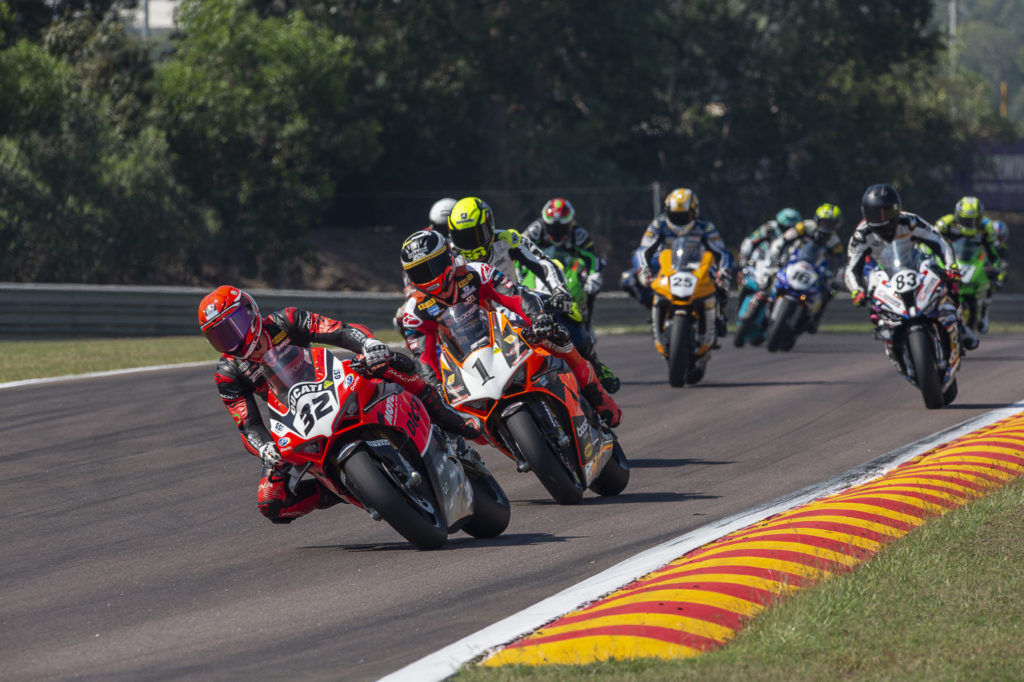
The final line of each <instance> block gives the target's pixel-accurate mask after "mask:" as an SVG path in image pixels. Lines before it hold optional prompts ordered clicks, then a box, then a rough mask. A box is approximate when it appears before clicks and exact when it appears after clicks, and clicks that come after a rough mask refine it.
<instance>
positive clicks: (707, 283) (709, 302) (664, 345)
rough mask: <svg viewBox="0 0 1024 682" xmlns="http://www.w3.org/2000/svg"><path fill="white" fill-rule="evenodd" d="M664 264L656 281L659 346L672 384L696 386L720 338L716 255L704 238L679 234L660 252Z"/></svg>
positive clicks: (654, 322) (654, 316) (654, 309)
mask: <svg viewBox="0 0 1024 682" xmlns="http://www.w3.org/2000/svg"><path fill="white" fill-rule="evenodd" d="M658 264H659V266H660V270H659V272H658V275H657V276H656V277H655V278H654V280H653V281H652V282H651V290H652V291H653V292H654V304H653V305H652V307H651V326H652V331H653V332H654V347H655V348H657V349H658V352H659V353H661V354H662V355H663V356H664V357H665V359H666V360H668V383H669V384H670V385H672V386H682V385H684V384H696V383H697V382H698V381H700V380H701V379H703V378H704V370H705V369H706V368H707V364H708V361H709V360H710V359H711V350H712V348H713V347H714V345H715V341H716V340H717V338H718V335H717V332H716V325H715V322H716V320H717V319H718V301H717V299H716V297H715V292H716V287H715V282H714V274H715V257H714V254H712V253H711V252H710V251H708V250H707V249H705V248H704V246H703V244H701V241H700V239H698V238H693V237H677V238H676V239H675V240H673V242H672V244H671V245H670V246H669V247H667V248H665V249H663V250H662V252H661V253H660V254H658Z"/></svg>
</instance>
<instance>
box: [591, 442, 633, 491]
mask: <svg viewBox="0 0 1024 682" xmlns="http://www.w3.org/2000/svg"><path fill="white" fill-rule="evenodd" d="M628 483H629V460H628V459H626V453H625V452H623V451H622V446H621V445H619V441H618V440H616V441H615V446H614V447H613V449H612V456H611V457H609V458H608V461H607V462H606V463H605V465H604V469H602V470H601V473H600V474H599V475H598V477H597V478H595V479H594V481H593V482H592V483H591V484H590V489H591V490H593V491H594V492H595V493H597V494H598V495H603V496H609V495H618V494H619V493H621V492H622V491H623V490H625V489H626V485H627V484H628Z"/></svg>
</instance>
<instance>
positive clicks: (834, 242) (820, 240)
mask: <svg viewBox="0 0 1024 682" xmlns="http://www.w3.org/2000/svg"><path fill="white" fill-rule="evenodd" d="M842 222H843V212H842V210H840V208H839V207H838V206H836V205H835V204H829V203H825V204H822V205H821V206H819V207H818V208H817V210H816V211H815V212H814V218H809V219H807V220H801V221H800V222H798V223H797V224H796V225H794V226H793V227H791V228H790V229H788V230H786V231H785V232H783V233H782V234H781V235H780V236H779V237H777V238H776V239H775V240H773V241H772V243H771V246H770V247H769V249H768V257H769V259H770V262H771V267H772V270H773V272H778V271H779V270H780V269H781V268H784V267H785V266H786V262H787V261H788V260H789V257H790V256H791V255H792V254H793V253H795V251H796V250H797V249H798V248H800V246H802V245H804V244H811V243H813V244H818V245H819V246H821V247H822V248H823V249H824V250H825V253H826V256H827V258H828V264H827V266H826V271H825V282H824V284H825V286H824V287H822V299H821V307H820V308H818V312H817V313H815V315H814V318H813V319H812V320H811V322H810V325H809V326H808V328H807V332H808V333H809V334H815V333H817V331H818V325H819V324H821V318H822V315H824V314H825V308H827V307H828V303H829V301H831V300H832V295H833V293H834V290H833V280H834V279H835V278H836V276H837V275H838V274H839V271H840V270H841V269H842V267H843V262H844V258H843V242H842V240H841V239H839V234H838V231H839V227H840V226H841V225H842ZM755 248H756V247H755Z"/></svg>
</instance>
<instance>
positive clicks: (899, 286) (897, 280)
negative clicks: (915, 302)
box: [892, 270, 917, 293]
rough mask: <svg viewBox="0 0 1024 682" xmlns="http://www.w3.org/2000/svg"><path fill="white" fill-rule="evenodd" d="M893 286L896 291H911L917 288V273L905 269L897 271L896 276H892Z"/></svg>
mask: <svg viewBox="0 0 1024 682" xmlns="http://www.w3.org/2000/svg"><path fill="white" fill-rule="evenodd" d="M892 283H893V286H894V287H895V288H896V291H898V292H900V293H903V292H904V291H910V290H911V289H916V288H917V273H916V272H914V271H913V270H904V271H903V272H898V273H896V276H895V277H893V278H892Z"/></svg>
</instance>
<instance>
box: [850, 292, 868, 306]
mask: <svg viewBox="0 0 1024 682" xmlns="http://www.w3.org/2000/svg"><path fill="white" fill-rule="evenodd" d="M850 298H852V299H853V304H854V305H855V306H857V307H858V308H863V307H864V305H865V304H866V303H867V302H868V295H867V294H866V293H864V292H863V291H861V290H860V289H854V290H853V291H851V292H850Z"/></svg>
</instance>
